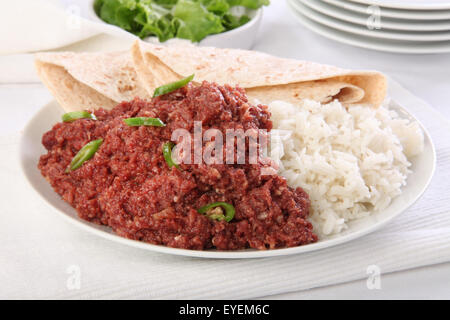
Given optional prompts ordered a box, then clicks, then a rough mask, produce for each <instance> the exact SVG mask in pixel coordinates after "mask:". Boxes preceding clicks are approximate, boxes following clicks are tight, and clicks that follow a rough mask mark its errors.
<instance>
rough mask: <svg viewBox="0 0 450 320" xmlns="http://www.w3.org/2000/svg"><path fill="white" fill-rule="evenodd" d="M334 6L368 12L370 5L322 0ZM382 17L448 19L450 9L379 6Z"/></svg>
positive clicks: (349, 0)
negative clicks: (411, 8)
mask: <svg viewBox="0 0 450 320" xmlns="http://www.w3.org/2000/svg"><path fill="white" fill-rule="evenodd" d="M322 1H323V2H327V3H329V4H332V5H334V6H336V7H340V8H344V9H346V10H350V11H355V12H359V13H364V14H368V12H367V10H368V8H369V7H370V6H371V5H369V4H362V3H355V2H351V0H322ZM380 9H381V10H380V14H381V16H382V17H387V18H396V19H409V20H444V19H450V10H435V11H434V10H407V9H394V8H387V7H380Z"/></svg>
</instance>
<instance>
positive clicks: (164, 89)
mask: <svg viewBox="0 0 450 320" xmlns="http://www.w3.org/2000/svg"><path fill="white" fill-rule="evenodd" d="M192 79H194V75H193V74H191V75H190V76H189V77H186V78H184V79H181V80H178V81H175V82H172V83H168V84H165V85H163V86H161V87H158V88H156V89H155V92H154V93H153V98H155V97H158V96H161V95H163V94H167V93H170V92H172V91H175V90H177V89H180V88H182V87H184V86H185V85H187V84H188V83H189V82H191V81H192Z"/></svg>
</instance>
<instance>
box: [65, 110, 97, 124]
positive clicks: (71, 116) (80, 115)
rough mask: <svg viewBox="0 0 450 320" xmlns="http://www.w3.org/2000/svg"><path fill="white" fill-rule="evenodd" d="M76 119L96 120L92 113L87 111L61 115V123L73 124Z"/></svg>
mask: <svg viewBox="0 0 450 320" xmlns="http://www.w3.org/2000/svg"><path fill="white" fill-rule="evenodd" d="M78 119H92V120H97V118H96V117H95V115H94V114H93V113H90V112H87V111H73V112H68V113H65V114H63V115H62V121H63V122H73V121H75V120H78Z"/></svg>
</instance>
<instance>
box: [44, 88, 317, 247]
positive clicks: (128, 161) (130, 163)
mask: <svg viewBox="0 0 450 320" xmlns="http://www.w3.org/2000/svg"><path fill="white" fill-rule="evenodd" d="M266 109H267V108H266V107H265V106H261V105H259V106H254V105H251V104H250V103H249V102H248V100H247V97H246V95H245V92H244V90H242V89H240V88H232V87H230V86H218V85H216V84H211V83H207V82H204V83H202V84H201V85H200V86H195V85H193V84H189V85H187V86H185V87H183V88H181V89H178V90H176V91H174V92H172V93H169V94H166V95H162V96H159V97H157V98H153V99H152V100H151V101H143V100H140V99H138V98H136V99H135V100H133V101H130V102H123V103H121V104H119V105H117V106H116V107H115V108H114V109H112V110H111V111H107V110H104V109H99V110H96V111H95V117H96V120H92V119H78V120H76V121H73V122H63V123H58V124H56V125H55V126H54V127H53V128H52V130H51V131H49V132H47V133H45V134H44V136H43V138H42V143H43V145H44V146H45V148H46V149H47V151H48V152H47V154H45V155H43V156H41V158H40V161H39V169H40V170H41V172H42V175H43V176H44V177H45V178H46V179H47V180H48V181H49V182H50V183H51V185H52V187H53V188H54V190H55V191H56V192H57V193H58V194H59V195H61V197H62V198H63V199H64V200H65V201H67V202H68V203H69V204H70V205H71V206H73V207H74V208H75V209H76V210H77V212H78V214H79V216H80V217H81V218H82V219H85V220H88V221H91V222H95V223H98V224H103V225H108V226H110V227H111V228H112V229H113V230H114V231H115V232H116V233H117V234H118V235H120V236H123V237H126V238H129V239H135V240H140V241H145V242H149V243H152V244H162V245H166V246H170V247H176V248H185V249H195V250H202V249H208V248H217V249H220V250H236V249H244V248H255V249H275V248H283V247H292V246H298V245H303V244H308V243H311V242H315V241H317V236H316V235H315V234H314V233H313V231H312V225H311V224H310V223H309V222H308V221H307V219H306V218H307V216H308V212H309V207H310V201H309V198H308V195H307V194H306V192H305V191H303V190H302V189H301V188H297V189H295V190H294V189H292V188H290V187H289V186H287V183H286V180H285V179H284V178H282V177H280V176H278V175H276V174H272V175H264V174H262V173H261V170H262V169H263V168H266V167H267V166H271V165H270V162H269V161H267V162H266V161H264V163H262V162H258V163H256V164H248V163H247V162H246V164H231V165H230V164H210V165H207V164H205V163H201V164H184V163H180V164H179V165H178V166H171V167H169V164H168V162H167V161H166V159H165V157H164V154H163V146H164V144H166V143H167V142H168V141H170V139H171V137H172V132H173V131H174V130H175V129H179V128H184V129H186V130H188V131H189V132H191V133H193V130H194V121H201V125H202V129H203V132H204V131H206V130H207V129H210V128H215V129H218V130H220V131H221V132H222V133H223V135H224V136H225V131H226V130H227V129H243V130H247V129H265V130H267V131H270V129H271V128H272V122H271V121H270V114H269V112H268V111H267V110H266ZM132 117H153V118H159V119H160V120H162V122H164V124H165V126H163V127H156V126H130V125H127V124H126V123H124V121H123V120H124V119H127V118H132ZM96 139H103V143H102V144H101V146H100V147H99V148H98V150H97V151H96V153H95V155H94V156H93V157H92V158H90V159H89V160H87V161H85V162H84V163H83V164H82V165H81V166H80V167H79V168H78V169H76V170H67V168H68V167H69V166H70V164H71V161H72V159H73V158H74V156H75V155H76V154H77V153H78V151H79V150H80V149H81V148H83V146H85V145H86V144H87V143H89V142H90V141H93V140H96ZM173 142H177V141H173ZM206 144H207V143H206V142H203V148H205V147H206ZM214 202H226V203H228V204H231V205H232V206H233V207H234V208H235V215H234V217H233V219H232V220H231V221H225V220H223V219H222V220H220V219H219V220H216V219H211V217H212V215H210V214H209V215H208V214H202V213H199V211H198V210H199V208H202V207H204V206H205V205H208V204H211V203H214ZM212 210H215V211H216V213H217V212H218V213H219V214H220V213H221V212H222V211H223V208H221V207H220V206H219V207H216V208H214V209H212ZM213 213H214V212H213Z"/></svg>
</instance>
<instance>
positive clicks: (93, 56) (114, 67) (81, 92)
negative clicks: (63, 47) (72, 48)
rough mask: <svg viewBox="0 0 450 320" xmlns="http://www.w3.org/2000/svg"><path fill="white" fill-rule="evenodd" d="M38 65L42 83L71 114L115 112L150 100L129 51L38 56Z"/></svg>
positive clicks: (55, 53) (57, 53) (36, 62)
mask: <svg viewBox="0 0 450 320" xmlns="http://www.w3.org/2000/svg"><path fill="white" fill-rule="evenodd" d="M35 65H36V69H37V72H38V75H39V76H40V78H41V80H42V82H43V83H44V84H45V85H46V86H47V87H48V89H49V90H50V91H51V92H52V94H53V95H54V96H55V98H56V100H57V101H58V102H59V104H60V105H61V106H62V107H63V109H64V110H66V111H67V112H70V111H76V110H94V109H98V108H106V109H112V108H113V107H114V106H116V105H117V104H118V103H120V102H122V101H129V100H132V99H134V98H135V97H140V98H142V99H149V98H150V95H149V94H148V93H147V91H146V90H145V88H144V87H143V86H141V84H140V81H139V79H138V77H137V74H136V71H135V69H134V65H133V63H132V60H131V55H130V52H129V51H124V52H110V53H74V52H47V53H38V54H36V59H35Z"/></svg>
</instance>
